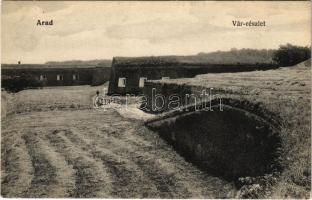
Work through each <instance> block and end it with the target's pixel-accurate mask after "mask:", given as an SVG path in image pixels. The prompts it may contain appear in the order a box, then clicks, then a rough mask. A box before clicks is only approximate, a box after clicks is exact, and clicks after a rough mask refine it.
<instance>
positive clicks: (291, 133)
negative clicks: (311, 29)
mask: <svg viewBox="0 0 312 200" xmlns="http://www.w3.org/2000/svg"><path fill="white" fill-rule="evenodd" d="M310 62H311V61H310V60H308V61H306V62H304V63H301V64H298V65H296V66H292V67H287V68H280V69H276V70H268V71H261V72H260V71H255V72H242V73H222V74H204V75H198V76H196V77H195V78H192V79H191V78H183V79H175V80H156V81H148V82H147V83H146V84H145V88H144V94H145V100H143V101H142V105H141V108H142V109H143V110H145V111H146V112H150V113H158V117H156V118H154V119H152V120H148V121H147V122H146V126H147V127H149V128H150V129H152V130H153V131H155V132H157V133H159V134H160V135H161V136H162V137H163V138H164V139H165V140H166V141H168V143H170V144H172V146H173V147H174V148H175V149H176V150H177V151H178V152H179V153H180V154H181V155H182V156H184V157H185V158H186V159H187V160H189V161H191V162H193V163H194V164H196V165H198V166H199V167H201V168H203V169H204V170H206V171H207V172H208V173H212V174H216V175H218V176H221V177H224V178H226V179H231V180H235V182H236V181H238V180H242V178H244V177H258V178H259V177H262V178H263V177H268V175H269V176H271V177H274V178H273V179H274V180H275V181H272V180H273V179H266V178H264V179H261V178H260V179H261V180H262V181H260V182H259V179H253V180H258V182H257V181H254V182H252V181H251V182H249V183H248V184H254V183H257V184H258V183H261V184H262V186H263V185H266V186H267V185H268V184H275V185H274V187H270V188H271V189H272V188H273V189H272V191H270V192H268V191H266V192H264V190H266V189H263V191H262V192H263V193H262V194H263V195H268V193H269V196H270V195H273V194H274V193H279V194H278V195H282V196H283V195H284V196H285V197H287V196H289V195H290V196H293V197H297V198H302V197H308V196H309V193H310V190H311V186H310V183H311V181H310V180H311V173H310V171H311V160H310V156H311V153H310V152H311V135H310V134H311V102H310V101H311V99H310V98H311V71H310V70H311V63H310ZM203 91H205V92H206V93H205V92H203ZM203 93H204V94H208V98H203ZM204 96H205V95H204ZM220 102H221V105H222V106H220ZM263 180H264V181H263ZM298 191H300V192H298ZM264 193H265V194H264Z"/></svg>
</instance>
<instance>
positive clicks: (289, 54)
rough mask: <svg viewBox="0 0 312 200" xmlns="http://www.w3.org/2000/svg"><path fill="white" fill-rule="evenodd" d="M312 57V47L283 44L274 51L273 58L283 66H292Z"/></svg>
mask: <svg viewBox="0 0 312 200" xmlns="http://www.w3.org/2000/svg"><path fill="white" fill-rule="evenodd" d="M310 57H311V48H309V47H300V46H295V45H291V44H286V45H281V46H280V48H279V49H278V50H277V51H275V52H274V55H273V60H274V61H275V62H277V63H278V64H280V65H281V66H292V65H295V64H298V63H300V62H303V61H305V60H307V59H309V58H310Z"/></svg>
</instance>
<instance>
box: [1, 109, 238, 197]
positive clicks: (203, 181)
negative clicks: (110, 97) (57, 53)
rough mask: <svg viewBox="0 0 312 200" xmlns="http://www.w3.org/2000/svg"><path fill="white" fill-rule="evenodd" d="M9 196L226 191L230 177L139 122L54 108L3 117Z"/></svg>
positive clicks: (222, 194)
mask: <svg viewBox="0 0 312 200" xmlns="http://www.w3.org/2000/svg"><path fill="white" fill-rule="evenodd" d="M1 148H2V151H1V156H2V158H4V159H1V166H2V171H1V172H2V180H1V181H2V183H1V186H2V191H1V192H2V195H3V196H4V197H113V198H114V197H115V198H116V197H118V198H127V197H128V198H203V197H205V198H209V197H210V198H224V197H233V196H234V195H235V189H234V187H233V185H232V184H231V183H228V182H226V181H224V180H221V179H219V178H217V177H213V176H209V175H208V174H206V173H204V172H201V171H200V170H198V169H197V168H196V167H194V166H193V165H191V164H190V163H187V162H186V161H185V160H184V159H183V158H182V157H180V156H179V155H178V154H177V153H175V152H174V151H173V150H172V148H171V147H170V146H169V145H167V144H166V143H165V142H164V141H163V140H162V139H161V138H159V137H158V135H157V134H155V133H153V132H151V131H150V130H148V129H146V128H145V127H143V126H142V125H141V124H140V123H139V122H138V121H134V120H127V119H125V118H123V117H121V116H120V115H119V114H118V113H117V112H116V111H114V110H113V109H111V110H106V111H97V110H77V111H48V112H31V113H27V114H19V115H12V116H9V117H7V118H6V119H5V120H4V121H3V122H2V143H1Z"/></svg>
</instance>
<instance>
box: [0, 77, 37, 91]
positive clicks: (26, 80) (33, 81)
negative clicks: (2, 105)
mask: <svg viewBox="0 0 312 200" xmlns="http://www.w3.org/2000/svg"><path fill="white" fill-rule="evenodd" d="M1 85H2V86H1V87H3V88H4V89H5V90H7V91H9V92H19V91H21V90H24V89H26V88H38V87H42V82H40V81H39V80H38V79H37V78H36V77H35V76H33V75H30V74H21V75H20V76H2V81H1Z"/></svg>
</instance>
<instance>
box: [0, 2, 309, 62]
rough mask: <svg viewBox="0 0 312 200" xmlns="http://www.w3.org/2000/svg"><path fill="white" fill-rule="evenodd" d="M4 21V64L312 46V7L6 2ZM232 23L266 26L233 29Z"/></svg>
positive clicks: (285, 4) (283, 4) (294, 4)
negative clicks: (42, 23)
mask: <svg viewBox="0 0 312 200" xmlns="http://www.w3.org/2000/svg"><path fill="white" fill-rule="evenodd" d="M1 15H2V25H1V47H2V49H1V51H2V53H1V54H2V55H1V63H17V62H18V61H21V62H22V63H44V62H46V61H64V60H91V59H112V58H113V57H115V56H127V57H133V56H152V55H153V56H158V55H194V54H197V53H199V52H213V51H218V50H221V51H222V50H230V49H231V48H237V49H241V48H255V49H276V48H278V47H279V45H281V44H286V43H291V44H294V45H300V46H310V45H311V10H310V2H309V1H299V2H289V1H280V2H278V1H270V2H261V1H258V2H246V1H236V2H224V1H221V2H212V1H199V2H185V1H183V2H176V1H169V2H164V1H162V2H125V1H123V2H108V1H104V2H101V1H96V2H92V1H85V2H78V1H77V2H75V1H70V2H66V1H65V2H60V1H57V2H56V1H55V2H53V1H43V2H42V1H41V2H38V1H26V2H25V1H3V2H2V14H1ZM38 20H48V21H50V20H53V26H37V25H36V24H37V21H38ZM233 20H239V21H249V20H252V21H258V20H259V21H265V22H266V26H265V27H234V26H233V23H232V21H233Z"/></svg>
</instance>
